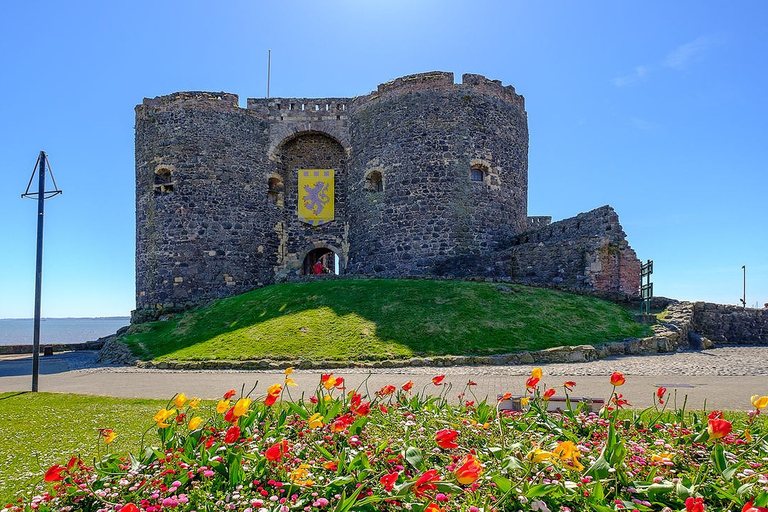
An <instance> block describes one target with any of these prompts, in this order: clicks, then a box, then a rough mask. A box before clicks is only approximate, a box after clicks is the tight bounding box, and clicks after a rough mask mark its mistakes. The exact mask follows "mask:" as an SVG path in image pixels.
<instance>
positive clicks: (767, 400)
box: [752, 395, 768, 409]
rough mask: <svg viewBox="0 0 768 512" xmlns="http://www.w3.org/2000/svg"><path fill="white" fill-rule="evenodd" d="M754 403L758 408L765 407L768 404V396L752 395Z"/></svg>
mask: <svg viewBox="0 0 768 512" xmlns="http://www.w3.org/2000/svg"><path fill="white" fill-rule="evenodd" d="M752 405H754V406H755V407H756V408H757V409H765V407H766V406H768V396H757V395H753V396H752Z"/></svg>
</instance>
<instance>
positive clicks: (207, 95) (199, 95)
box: [136, 91, 242, 115]
mask: <svg viewBox="0 0 768 512" xmlns="http://www.w3.org/2000/svg"><path fill="white" fill-rule="evenodd" d="M238 102H239V96H238V95H237V94H232V93H228V92H205V91H185V92H175V93H173V94H168V95H166V96H157V97H154V98H144V101H142V103H141V105H137V106H136V113H137V115H138V114H141V113H149V112H167V111H169V110H211V111H215V112H235V111H241V110H242V109H241V108H240V107H239V106H238Z"/></svg>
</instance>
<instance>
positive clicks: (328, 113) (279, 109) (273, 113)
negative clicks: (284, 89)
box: [247, 98, 351, 121]
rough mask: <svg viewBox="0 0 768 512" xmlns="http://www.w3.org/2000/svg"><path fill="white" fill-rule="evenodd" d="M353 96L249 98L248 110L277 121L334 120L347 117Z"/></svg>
mask: <svg viewBox="0 0 768 512" xmlns="http://www.w3.org/2000/svg"><path fill="white" fill-rule="evenodd" d="M350 101H351V98H248V107H247V108H248V110H255V111H257V112H259V114H261V115H264V116H267V117H268V118H269V119H271V120H275V121H286V120H289V121H333V120H341V119H344V118H346V116H347V109H348V108H349V102H350Z"/></svg>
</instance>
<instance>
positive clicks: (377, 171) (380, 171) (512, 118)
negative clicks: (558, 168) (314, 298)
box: [347, 72, 528, 276]
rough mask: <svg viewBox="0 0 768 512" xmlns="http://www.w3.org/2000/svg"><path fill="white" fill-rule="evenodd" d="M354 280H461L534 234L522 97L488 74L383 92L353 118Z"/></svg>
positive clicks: (409, 79) (416, 81) (408, 82)
mask: <svg viewBox="0 0 768 512" xmlns="http://www.w3.org/2000/svg"><path fill="white" fill-rule="evenodd" d="M350 141H351V147H352V151H351V155H350V171H349V184H348V194H349V206H348V217H349V220H350V233H349V246H350V253H349V262H348V267H347V269H348V272H351V273H363V274H370V273H373V274H380V275H386V276H403V275H418V274H461V271H460V270H461V269H457V270H458V271H454V269H452V268H451V267H452V266H453V265H461V266H465V265H467V264H468V262H470V263H471V261H472V259H473V257H475V256H480V255H482V254H488V253H490V252H493V251H494V250H495V249H497V248H500V246H501V245H502V244H504V243H505V242H506V241H508V240H509V238H510V237H511V236H512V235H514V234H517V233H520V232H522V231H524V230H525V229H526V226H527V188H528V122H527V115H526V112H525V104H524V99H523V97H522V96H520V95H518V94H516V93H515V90H514V88H513V87H511V86H506V87H505V86H502V84H501V82H499V81H491V80H488V79H486V78H484V77H482V76H479V75H464V76H463V80H462V83H461V84H454V82H453V74H452V73H444V72H434V73H423V74H418V75H411V76H406V77H402V78H398V79H396V80H394V81H392V82H389V83H386V84H382V85H380V86H379V87H378V90H377V91H375V92H373V93H371V94H369V95H368V96H363V97H359V98H356V99H355V100H354V101H353V102H352V105H351V112H350Z"/></svg>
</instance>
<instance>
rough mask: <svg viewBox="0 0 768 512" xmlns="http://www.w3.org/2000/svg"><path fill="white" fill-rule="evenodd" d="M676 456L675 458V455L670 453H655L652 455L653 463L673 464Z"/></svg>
mask: <svg viewBox="0 0 768 512" xmlns="http://www.w3.org/2000/svg"><path fill="white" fill-rule="evenodd" d="M674 456H675V454H674V453H669V452H662V453H658V454H656V453H654V454H653V455H651V462H662V463H667V462H672V457H674Z"/></svg>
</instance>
